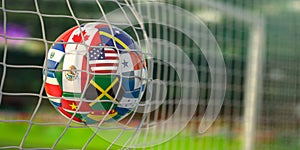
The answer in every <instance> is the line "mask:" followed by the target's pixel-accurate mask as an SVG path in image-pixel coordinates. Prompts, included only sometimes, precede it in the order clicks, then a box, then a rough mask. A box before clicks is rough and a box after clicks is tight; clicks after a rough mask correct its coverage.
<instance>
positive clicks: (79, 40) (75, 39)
mask: <svg viewBox="0 0 300 150" xmlns="http://www.w3.org/2000/svg"><path fill="white" fill-rule="evenodd" d="M85 34H86V31H85V30H83V31H82V35H83V37H84V41H86V40H88V39H89V37H90V36H89V35H85ZM72 40H73V41H74V42H82V36H81V34H80V33H79V34H75V35H74V36H73V38H72Z"/></svg>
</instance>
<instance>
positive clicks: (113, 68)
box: [91, 66, 118, 71]
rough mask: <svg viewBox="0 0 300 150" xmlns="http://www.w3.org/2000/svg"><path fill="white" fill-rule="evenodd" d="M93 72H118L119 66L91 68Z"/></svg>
mask: <svg viewBox="0 0 300 150" xmlns="http://www.w3.org/2000/svg"><path fill="white" fill-rule="evenodd" d="M91 69H92V71H97V70H117V69H118V67H117V66H110V67H109V66H101V67H91Z"/></svg>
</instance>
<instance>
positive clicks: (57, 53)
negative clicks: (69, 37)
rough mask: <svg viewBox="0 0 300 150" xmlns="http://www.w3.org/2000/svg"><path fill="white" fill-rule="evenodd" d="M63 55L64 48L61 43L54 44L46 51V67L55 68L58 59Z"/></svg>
mask: <svg viewBox="0 0 300 150" xmlns="http://www.w3.org/2000/svg"><path fill="white" fill-rule="evenodd" d="M64 55H65V49H64V45H63V44H55V45H53V46H52V48H51V49H50V50H49V52H48V56H47V68H48V69H56V68H57V66H58V64H59V62H60V60H61V59H62V58H63V57H64Z"/></svg>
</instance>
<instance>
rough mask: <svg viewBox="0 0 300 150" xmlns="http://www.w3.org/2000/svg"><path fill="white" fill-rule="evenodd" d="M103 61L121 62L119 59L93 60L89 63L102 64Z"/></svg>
mask: <svg viewBox="0 0 300 150" xmlns="http://www.w3.org/2000/svg"><path fill="white" fill-rule="evenodd" d="M101 63H117V64H118V63H119V60H91V61H89V64H101Z"/></svg>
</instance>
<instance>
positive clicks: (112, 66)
mask: <svg viewBox="0 0 300 150" xmlns="http://www.w3.org/2000/svg"><path fill="white" fill-rule="evenodd" d="M89 64H90V67H91V70H92V71H93V72H95V73H103V74H110V73H116V72H117V70H118V65H119V57H118V53H117V51H116V50H114V49H112V48H106V47H104V48H101V47H100V48H99V47H95V48H92V49H91V50H90V51H89Z"/></svg>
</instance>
